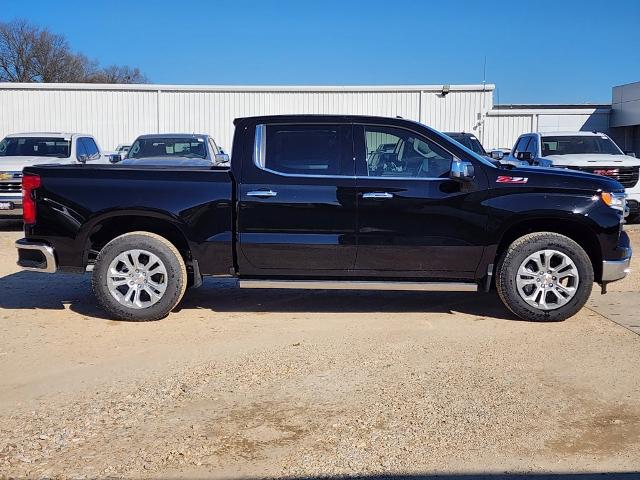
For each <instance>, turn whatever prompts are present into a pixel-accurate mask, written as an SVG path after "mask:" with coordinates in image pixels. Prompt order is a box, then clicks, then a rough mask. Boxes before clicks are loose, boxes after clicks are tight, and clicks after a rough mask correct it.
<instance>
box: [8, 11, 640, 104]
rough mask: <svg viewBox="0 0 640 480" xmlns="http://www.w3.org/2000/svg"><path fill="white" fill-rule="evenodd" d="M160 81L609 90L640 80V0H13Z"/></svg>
mask: <svg viewBox="0 0 640 480" xmlns="http://www.w3.org/2000/svg"><path fill="white" fill-rule="evenodd" d="M18 17H20V18H26V19H28V20H30V21H32V22H34V23H37V24H39V25H43V26H47V27H49V28H50V29H51V30H53V31H55V32H58V33H62V34H64V35H66V36H67V38H68V39H69V41H70V43H71V46H72V47H73V48H74V49H75V50H77V51H80V52H82V53H84V54H86V55H87V56H89V57H91V58H95V59H97V60H98V61H100V62H101V63H102V64H111V63H121V64H129V65H132V66H138V67H140V68H141V69H142V70H143V71H144V73H146V74H147V76H148V77H149V78H150V79H151V81H152V82H153V83H186V84H198V83H199V84H307V85H308V84H314V85H325V84H326V85H348V84H352V85H353V84H441V83H449V84H454V83H480V82H482V78H483V63H484V58H485V56H486V58H487V75H486V79H487V82H489V83H495V84H496V85H497V87H498V92H496V98H495V100H496V102H497V101H499V102H500V103H574V102H575V103H584V102H590V103H593V102H605V103H606V102H609V101H610V100H611V87H612V86H613V85H618V84H622V83H629V82H633V81H640V1H639V0H628V1H627V0H620V1H616V0H611V1H606V2H603V1H591V0H583V1H564V0H554V1H547V0H543V1H531V2H525V1H520V0H512V1H501V0H495V1H492V0H476V1H466V0H459V1H455V2H449V1H444V0H439V1H427V0H424V1H421V0H414V1H408V0H388V1H379V0H362V1H360V0H337V1H336V0H319V1H310V0H297V1H289V0H282V1H269V0H259V1H248V0H246V1H243V0H235V1H215V0H212V1H192V0H180V1H175V0H155V1H146V0H145V1H142V0H131V1H128V2H127V1H118V0H115V1H111V2H107V1H101V0H91V1H90V0H83V1H64V0H58V1H55V2H53V1H29V0H20V1H16V0H1V1H0V19H1V20H3V21H6V20H10V19H13V18H18Z"/></svg>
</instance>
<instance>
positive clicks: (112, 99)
mask: <svg viewBox="0 0 640 480" xmlns="http://www.w3.org/2000/svg"><path fill="white" fill-rule="evenodd" d="M155 96H156V93H155V92H152V91H96V90H76V91H74V90H0V136H1V137H4V136H5V135H7V134H9V133H17V132H34V131H45V132H47V131H49V132H60V131H64V132H82V133H90V134H93V135H95V137H96V139H97V140H98V143H99V144H100V146H101V147H102V148H104V149H107V150H108V149H112V148H114V147H115V146H116V145H117V144H118V143H122V142H126V141H131V140H133V139H134V138H135V137H136V136H138V135H140V134H142V133H148V132H155V131H156V130H157V117H158V115H157V110H156V101H155Z"/></svg>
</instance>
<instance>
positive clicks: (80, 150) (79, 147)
mask: <svg viewBox="0 0 640 480" xmlns="http://www.w3.org/2000/svg"><path fill="white" fill-rule="evenodd" d="M83 155H87V149H86V148H85V146H84V142H83V141H82V138H78V139H77V140H76V158H77V159H78V160H80V157H82V156H83Z"/></svg>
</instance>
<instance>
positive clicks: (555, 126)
mask: <svg viewBox="0 0 640 480" xmlns="http://www.w3.org/2000/svg"><path fill="white" fill-rule="evenodd" d="M484 125H485V129H484V135H483V136H482V137H481V141H482V144H483V145H484V147H485V148H486V149H487V150H491V149H494V148H512V147H513V145H514V144H515V142H516V140H517V139H518V137H519V136H520V135H522V134H523V133H528V132H559V131H568V132H573V131H580V130H587V131H591V130H597V131H599V132H607V131H608V130H609V113H608V111H606V110H604V109H592V110H589V109H585V110H583V111H581V112H575V111H574V110H573V109H556V110H555V111H551V112H550V111H547V110H545V109H535V108H532V109H528V110H526V111H524V110H520V112H510V111H509V110H506V111H500V110H494V111H492V112H491V113H490V114H489V115H487V117H486V118H485V121H484Z"/></svg>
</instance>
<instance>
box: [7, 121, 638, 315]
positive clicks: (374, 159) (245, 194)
mask: <svg viewBox="0 0 640 480" xmlns="http://www.w3.org/2000/svg"><path fill="white" fill-rule="evenodd" d="M235 127H236V128H235V134H234V141H233V159H232V161H231V165H230V167H215V166H214V167H208V168H202V167H180V168H177V167H176V168H172V167H162V168H158V167H141V166H139V165H131V166H129V165H123V166H113V165H106V166H97V165H96V166H91V167H86V166H85V167H83V168H76V167H74V166H46V167H44V166H42V167H29V168H27V169H26V170H25V175H24V178H23V185H24V191H25V201H26V202H27V205H28V208H25V215H24V220H25V238H24V239H22V240H19V241H18V242H17V243H16V247H17V249H18V258H19V259H18V264H19V265H20V266H22V267H23V268H25V269H27V270H36V271H45V272H56V271H68V272H79V273H82V272H85V271H86V269H87V267H89V266H91V267H93V281H92V282H93V290H94V292H95V295H96V297H97V299H98V301H99V303H100V304H101V305H102V306H103V308H104V309H105V310H106V311H107V312H109V314H110V315H111V316H112V317H114V318H119V319H126V320H136V321H141V320H155V319H159V318H162V317H164V316H165V315H167V314H168V313H169V312H170V311H171V310H172V309H173V308H174V307H175V306H176V305H177V303H178V302H179V301H180V299H181V298H182V296H183V294H184V292H185V290H186V288H187V287H188V286H198V285H199V284H200V283H201V281H202V276H203V275H216V276H226V277H232V278H235V279H237V282H238V285H239V286H240V287H247V288H322V289H335V288H338V289H345V288H352V289H391V290H458V291H469V292H471V291H478V290H480V291H489V290H490V288H492V286H493V285H494V283H495V287H496V290H497V292H498V295H499V296H500V298H501V299H502V301H503V302H504V304H505V305H506V306H507V307H508V308H509V309H510V310H511V311H512V312H513V313H515V314H516V315H518V316H519V317H521V318H524V319H527V320H536V321H552V320H563V319H566V318H568V317H570V316H572V315H573V314H575V313H576V312H577V311H578V310H580V308H582V306H583V305H584V303H585V302H586V300H587V298H588V297H589V294H590V293H591V289H592V286H593V282H594V281H595V282H597V283H599V284H601V285H602V288H603V291H604V290H605V288H606V285H607V284H608V283H610V282H613V281H616V280H619V279H621V278H623V277H624V276H625V275H626V273H627V271H628V268H629V262H630V259H631V248H630V246H629V238H628V237H627V235H626V233H625V232H624V231H623V229H622V224H623V222H624V220H623V217H624V210H625V194H624V188H623V187H622V185H620V184H619V183H618V182H617V181H615V180H612V179H610V178H607V177H604V176H598V175H592V174H588V173H582V172H576V171H572V170H561V169H542V168H513V167H510V166H509V167H501V166H497V165H495V164H493V163H491V162H490V161H488V160H487V159H485V158H483V157H481V156H479V155H476V154H475V153H473V152H472V151H471V150H469V149H467V148H465V147H463V146H461V145H460V144H459V143H457V142H454V141H452V140H451V139H449V138H448V137H446V136H444V135H442V134H440V133H438V132H436V131H435V130H432V129H430V128H428V127H426V126H424V125H422V124H419V123H416V122H411V121H408V120H403V119H398V118H394V119H391V118H380V117H358V116H333V115H332V116H324V115H323V116H301V115H292V116H268V117H254V118H243V119H237V120H236V121H235Z"/></svg>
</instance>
